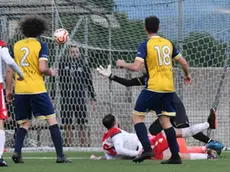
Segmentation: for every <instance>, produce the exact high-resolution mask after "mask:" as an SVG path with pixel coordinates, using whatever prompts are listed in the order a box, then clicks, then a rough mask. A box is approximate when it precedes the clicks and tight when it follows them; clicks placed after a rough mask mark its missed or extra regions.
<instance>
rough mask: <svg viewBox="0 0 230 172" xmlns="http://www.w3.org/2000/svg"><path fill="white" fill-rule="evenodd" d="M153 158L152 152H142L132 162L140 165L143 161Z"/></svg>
mask: <svg viewBox="0 0 230 172" xmlns="http://www.w3.org/2000/svg"><path fill="white" fill-rule="evenodd" d="M152 157H154V154H153V152H143V153H142V154H141V155H139V156H138V157H136V158H135V159H133V162H135V163H137V162H139V163H141V162H143V161H144V160H145V159H150V158H152Z"/></svg>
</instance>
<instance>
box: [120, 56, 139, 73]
mask: <svg viewBox="0 0 230 172" xmlns="http://www.w3.org/2000/svg"><path fill="white" fill-rule="evenodd" d="M142 64H143V61H140V60H135V61H134V62H133V63H126V62H125V60H121V59H118V60H117V62H116V66H117V67H120V68H125V69H128V70H131V71H136V72H138V71H139V69H140V68H141V66H142Z"/></svg>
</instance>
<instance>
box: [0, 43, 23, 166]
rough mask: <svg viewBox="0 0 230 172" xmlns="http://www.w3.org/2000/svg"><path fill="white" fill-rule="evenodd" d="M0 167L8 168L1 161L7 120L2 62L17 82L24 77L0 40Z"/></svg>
mask: <svg viewBox="0 0 230 172" xmlns="http://www.w3.org/2000/svg"><path fill="white" fill-rule="evenodd" d="M0 58H1V60H0V167H5V166H8V165H7V164H6V162H5V161H4V160H3V157H2V156H3V152H4V145H5V140H6V136H5V131H4V120H6V119H7V118H8V115H7V109H6V105H5V98H4V94H3V77H2V60H3V61H4V62H5V63H6V64H7V65H8V66H9V67H10V68H11V69H12V70H13V71H15V72H16V73H17V74H18V75H19V78H17V79H18V80H19V81H22V80H23V78H24V76H23V73H22V71H21V70H20V69H19V67H18V65H17V64H16V63H15V61H14V60H13V59H12V57H11V56H10V54H9V50H8V48H7V47H6V43H5V42H4V41H2V40H0Z"/></svg>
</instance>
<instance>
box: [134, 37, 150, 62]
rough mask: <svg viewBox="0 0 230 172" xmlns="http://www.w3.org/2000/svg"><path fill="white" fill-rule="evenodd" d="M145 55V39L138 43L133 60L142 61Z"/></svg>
mask: <svg viewBox="0 0 230 172" xmlns="http://www.w3.org/2000/svg"><path fill="white" fill-rule="evenodd" d="M146 56H147V41H145V42H142V43H141V44H140V45H139V47H138V50H137V55H136V58H135V60H138V61H141V62H144V61H145V58H146Z"/></svg>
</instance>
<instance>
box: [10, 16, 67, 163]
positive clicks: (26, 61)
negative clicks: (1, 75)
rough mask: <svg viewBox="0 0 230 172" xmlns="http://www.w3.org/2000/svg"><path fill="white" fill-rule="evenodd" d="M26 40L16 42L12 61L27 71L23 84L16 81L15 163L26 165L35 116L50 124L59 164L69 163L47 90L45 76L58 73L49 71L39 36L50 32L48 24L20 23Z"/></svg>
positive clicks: (45, 49) (29, 20) (36, 21)
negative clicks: (24, 155)
mask: <svg viewBox="0 0 230 172" xmlns="http://www.w3.org/2000/svg"><path fill="white" fill-rule="evenodd" d="M20 29H21V31H22V33H23V34H24V36H25V37H26V38H25V39H23V40H20V41H18V42H16V43H15V45H14V48H13V58H14V59H15V61H16V63H17V64H18V65H19V66H20V69H22V71H23V72H24V75H25V79H24V81H21V82H18V81H16V82H15V96H14V98H15V102H14V103H15V116H16V121H17V122H18V123H19V124H20V127H19V128H18V130H17V133H16V139H15V149H14V154H13V156H12V159H13V161H14V162H15V163H23V160H22V154H21V152H22V146H23V142H24V139H25V136H26V134H27V132H28V130H29V128H30V126H31V124H32V122H31V120H32V114H33V115H34V116H35V117H37V118H39V119H45V120H46V121H47V123H48V125H49V130H50V134H51V138H52V141H53V144H54V147H55V150H56V153H57V161H56V162H57V163H70V162H71V161H69V160H68V159H66V158H65V156H64V153H63V146H62V137H61V132H60V129H59V126H58V123H57V120H56V115H55V112H54V108H53V105H52V103H51V101H50V98H49V95H48V93H47V91H46V86H45V82H44V78H43V77H44V75H47V76H55V74H56V71H55V70H54V69H49V68H48V64H47V61H48V47H47V45H46V44H45V43H44V42H40V41H39V40H38V39H37V37H39V36H40V35H41V34H42V33H44V32H45V31H46V30H47V23H46V22H45V21H44V19H42V18H40V17H28V18H25V19H24V20H22V21H21V22H20ZM12 81H13V71H12V70H10V69H8V73H7V81H6V83H7V88H6V94H7V101H9V102H11V101H12Z"/></svg>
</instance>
